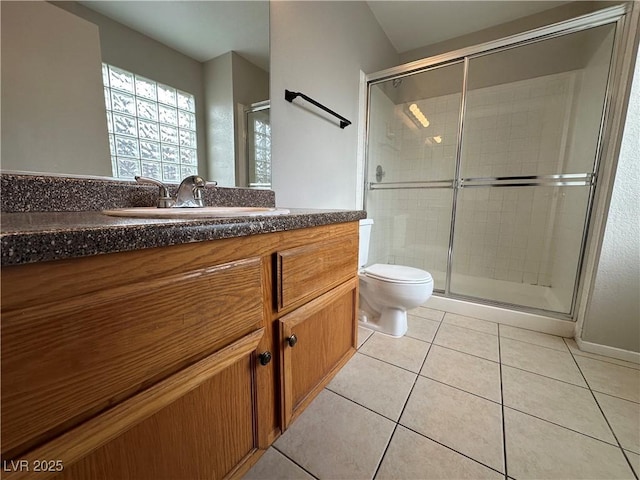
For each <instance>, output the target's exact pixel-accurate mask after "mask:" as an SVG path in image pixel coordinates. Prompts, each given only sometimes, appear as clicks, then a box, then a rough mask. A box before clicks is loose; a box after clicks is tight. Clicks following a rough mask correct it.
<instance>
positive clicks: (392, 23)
mask: <svg viewBox="0 0 640 480" xmlns="http://www.w3.org/2000/svg"><path fill="white" fill-rule="evenodd" d="M79 3H81V4H82V5H84V6H85V7H87V8H90V9H92V10H95V11H97V12H99V13H102V14H103V15H105V16H107V17H110V18H112V19H114V20H116V21H118V22H120V23H122V24H124V25H126V26H128V27H130V28H133V29H134V30H137V31H139V32H141V33H143V34H145V35H147V36H148V37H151V38H153V39H155V40H157V41H159V42H161V43H163V44H165V45H168V46H170V47H172V48H174V49H175V50H178V51H179V52H182V53H184V54H185V55H188V56H189V57H191V58H194V59H196V60H198V61H200V62H205V61H207V60H210V59H212V58H215V57H217V56H219V55H222V54H224V53H227V52H228V51H230V50H234V51H236V52H238V53H239V54H240V55H242V56H243V57H245V58H246V59H247V60H249V61H251V62H252V63H254V64H256V65H258V66H259V67H261V68H263V69H264V70H267V71H268V70H269V2H268V1H267V0H258V1H256V0H249V1H243V0H230V1H220V0H215V1H211V0H209V1H193V0H181V1H179V0H169V1H146V0H144V1H131V0H125V1H80V2H79ZM367 3H368V5H369V7H370V8H371V11H372V12H373V14H374V15H375V17H376V19H377V20H378V22H379V23H380V25H381V26H382V29H383V30H384V31H385V33H386V34H387V36H388V37H389V40H390V41H391V43H392V44H393V46H394V47H395V48H396V50H397V51H398V53H404V52H406V51H409V50H413V49H415V48H419V47H423V46H425V45H430V44H433V43H437V42H441V41H443V40H447V39H450V38H454V37H458V36H460V35H464V34H467V33H471V32H475V31H477V30H482V29H484V28H488V27H491V26H494V25H498V24H500V23H504V22H508V21H511V20H514V19H516V18H519V17H523V16H526V15H531V14H534V13H537V12H540V11H542V10H547V9H549V8H553V7H555V6H558V5H561V4H563V3H567V2H566V1H520V0H512V1H509V0H505V1H485V0H476V1H457V0H448V1H431V0H418V1H404V0H387V1H377V0H373V1H368V2H367Z"/></svg>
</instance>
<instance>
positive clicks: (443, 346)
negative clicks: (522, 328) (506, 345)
mask: <svg viewBox="0 0 640 480" xmlns="http://www.w3.org/2000/svg"><path fill="white" fill-rule="evenodd" d="M434 340H435V339H434ZM498 343H499V342H498ZM433 345H435V346H436V347H440V348H445V349H447V350H451V351H452V352H458V353H462V354H464V355H469V356H470V357H474V358H479V359H480V360H486V361H487V362H492V363H500V360H499V358H500V357H499V356H498V361H496V360H491V359H490V358H487V357H481V356H480V355H474V354H473V353H469V352H465V351H463V350H458V349H457V348H451V347H448V346H446V345H441V344H439V343H433Z"/></svg>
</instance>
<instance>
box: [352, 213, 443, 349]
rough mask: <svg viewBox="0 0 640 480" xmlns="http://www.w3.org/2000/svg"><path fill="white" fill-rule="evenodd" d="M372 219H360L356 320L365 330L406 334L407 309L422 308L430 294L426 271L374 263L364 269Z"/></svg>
mask: <svg viewBox="0 0 640 480" xmlns="http://www.w3.org/2000/svg"><path fill="white" fill-rule="evenodd" d="M372 225H373V220H372V219H370V218H365V219H363V220H360V250H359V253H358V265H359V269H360V270H359V272H358V277H359V278H360V311H359V314H358V320H359V323H360V325H362V326H363V327H365V328H370V329H372V330H377V331H379V332H382V333H386V334H387V335H391V336H393V337H401V336H403V335H404V334H405V333H407V310H409V309H411V308H415V307H417V306H418V305H422V304H423V303H424V302H426V301H427V299H428V298H429V297H430V296H431V294H432V293H433V278H431V275H430V274H429V272H425V271H424V270H420V269H418V268H413V267H405V266H403V265H386V264H380V263H376V264H374V265H371V266H369V267H365V265H366V264H367V260H368V257H369V240H370V238H371V227H372Z"/></svg>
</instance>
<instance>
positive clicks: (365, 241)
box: [358, 218, 373, 267]
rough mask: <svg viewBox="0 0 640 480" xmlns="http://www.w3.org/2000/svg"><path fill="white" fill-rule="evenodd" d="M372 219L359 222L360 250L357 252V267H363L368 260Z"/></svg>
mask: <svg viewBox="0 0 640 480" xmlns="http://www.w3.org/2000/svg"><path fill="white" fill-rule="evenodd" d="M372 225H373V219H372V218H363V219H362V220H360V249H359V250H358V267H364V266H365V265H366V264H367V261H368V260H369V240H371V226H372Z"/></svg>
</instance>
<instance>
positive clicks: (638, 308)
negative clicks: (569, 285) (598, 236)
mask: <svg viewBox="0 0 640 480" xmlns="http://www.w3.org/2000/svg"><path fill="white" fill-rule="evenodd" d="M636 47H637V44H636ZM639 139H640V62H638V61H636V65H635V74H634V80H633V87H632V91H631V95H630V96H629V107H628V110H627V120H626V124H625V130H624V137H623V140H622V148H621V151H620V156H619V159H618V166H617V170H616V178H615V183H614V186H613V193H612V197H611V204H610V206H609V212H608V217H607V224H606V229H605V234H604V241H603V244H602V250H601V253H600V258H599V261H598V267H597V273H596V277H595V283H594V287H593V292H592V295H591V298H590V299H589V307H588V309H587V313H586V315H585V319H584V323H583V326H582V334H581V338H582V340H584V341H587V342H590V343H595V344H599V345H606V346H610V347H614V348H618V349H623V350H628V351H632V352H639V353H640V295H639V292H640V220H639V219H640V189H638V185H640V140H639Z"/></svg>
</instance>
